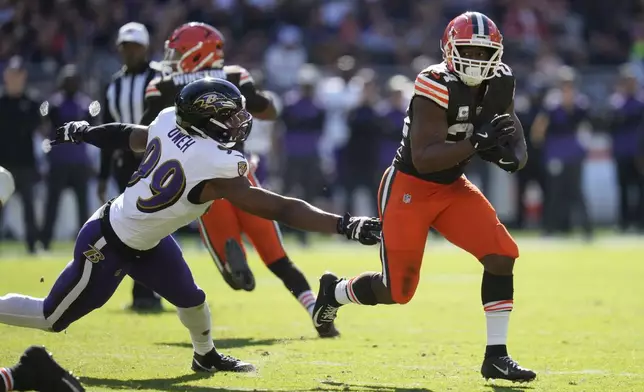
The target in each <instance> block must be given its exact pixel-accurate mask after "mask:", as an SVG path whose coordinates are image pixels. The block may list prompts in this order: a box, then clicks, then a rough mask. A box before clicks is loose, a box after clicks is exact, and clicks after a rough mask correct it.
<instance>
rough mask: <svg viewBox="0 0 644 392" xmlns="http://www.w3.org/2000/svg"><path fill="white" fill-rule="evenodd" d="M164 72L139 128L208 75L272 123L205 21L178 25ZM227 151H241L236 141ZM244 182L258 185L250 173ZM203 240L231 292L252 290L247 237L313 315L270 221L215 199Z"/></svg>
mask: <svg viewBox="0 0 644 392" xmlns="http://www.w3.org/2000/svg"><path fill="white" fill-rule="evenodd" d="M163 65H164V66H165V69H166V70H167V71H166V74H165V75H164V76H162V77H159V78H156V79H154V80H152V81H151V82H150V84H149V85H148V87H147V89H146V92H145V99H146V110H145V113H144V114H143V120H142V124H143V125H148V124H149V123H150V122H151V121H152V120H153V119H154V118H155V117H156V115H157V114H158V113H159V112H160V111H161V110H163V109H165V108H166V107H169V106H172V105H174V98H175V96H176V95H177V93H178V92H179V91H180V90H181V88H182V87H183V86H185V85H186V84H188V83H190V82H192V81H194V80H197V79H201V78H204V77H207V76H210V77H215V78H221V79H226V80H228V81H229V82H231V83H233V84H234V85H235V86H237V87H238V88H239V90H240V91H241V93H242V94H243V95H244V97H245V98H246V109H247V110H248V111H249V112H250V113H251V114H252V115H253V117H255V118H258V119H264V120H271V119H275V118H276V116H277V111H276V108H275V105H274V104H273V102H272V100H271V99H270V95H268V94H264V93H263V92H260V91H258V89H257V88H256V87H255V84H254V82H253V78H252V77H251V75H250V74H249V73H248V71H246V69H244V68H243V67H240V66H238V65H224V37H223V35H222V34H221V33H220V32H219V31H218V30H217V29H215V28H214V27H212V26H210V25H207V24H205V23H195V22H191V23H187V24H184V25H182V26H180V27H178V28H177V29H176V30H175V31H174V32H173V33H172V34H171V35H170V38H169V39H168V41H166V48H165V59H164V61H163ZM230 147H231V148H233V149H235V150H238V151H242V152H243V145H240V144H239V143H238V144H237V145H235V146H230ZM248 179H249V180H250V181H251V183H252V184H253V185H254V186H258V184H259V183H258V181H257V179H256V178H255V176H254V174H253V172H252V171H251V173H250V174H249V175H248ZM199 230H200V232H201V238H202V240H203V242H204V244H205V245H206V247H207V248H208V250H209V252H210V254H211V256H212V258H213V260H214V262H215V265H216V266H217V268H218V269H219V271H220V272H221V274H222V276H223V277H224V280H225V281H226V282H227V283H228V285H229V286H230V287H231V288H233V289H235V290H242V289H243V290H246V291H252V290H253V289H254V288H255V278H254V277H253V274H252V272H251V270H250V268H249V266H248V263H247V260H246V254H245V250H244V246H243V243H242V242H241V234H242V233H245V234H246V235H247V236H248V237H249V239H250V240H251V242H252V243H253V246H254V247H255V249H256V250H257V253H258V254H259V255H260V258H261V259H262V261H263V262H264V264H265V265H266V266H267V267H268V268H269V269H270V270H271V272H273V273H274V274H275V275H276V276H277V277H278V278H280V279H281V280H282V282H283V283H284V285H285V286H286V288H287V289H288V290H289V292H291V293H292V294H293V296H294V297H295V298H296V299H297V300H298V302H300V304H301V305H302V306H303V307H304V309H306V311H307V312H308V315H309V317H311V316H312V314H313V306H314V305H315V294H314V293H313V291H312V290H311V286H310V285H309V283H308V282H307V280H306V277H305V276H304V274H303V273H302V271H300V269H299V268H298V267H297V266H296V265H295V264H294V263H293V262H292V261H291V260H290V259H289V257H288V255H287V254H286V251H285V250H284V246H283V244H282V235H281V233H280V230H279V227H278V226H277V224H276V223H275V222H273V221H269V220H266V219H263V218H259V217H257V216H254V215H251V214H248V213H246V212H244V211H241V210H240V209H238V208H236V207H234V206H233V205H232V204H231V203H230V202H229V201H227V200H223V199H222V200H216V201H215V202H213V204H212V206H211V207H210V209H209V210H208V211H207V212H206V213H205V214H204V215H203V216H202V217H201V218H200V219H199ZM316 329H317V332H318V335H319V336H320V337H335V336H338V335H339V332H338V331H337V330H336V329H335V327H334V326H333V325H331V326H325V327H324V328H316Z"/></svg>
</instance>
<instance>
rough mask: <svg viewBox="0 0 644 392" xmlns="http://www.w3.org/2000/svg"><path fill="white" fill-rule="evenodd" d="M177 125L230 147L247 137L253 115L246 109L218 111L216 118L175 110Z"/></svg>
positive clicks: (190, 132)
mask: <svg viewBox="0 0 644 392" xmlns="http://www.w3.org/2000/svg"><path fill="white" fill-rule="evenodd" d="M177 125H178V126H179V128H181V129H183V130H184V131H186V132H187V133H189V134H197V135H199V136H201V137H204V138H205V137H210V138H212V139H214V140H216V141H218V142H219V143H221V144H223V145H224V146H225V147H228V148H230V147H233V146H234V145H235V144H236V143H241V142H244V141H245V140H246V139H247V138H248V135H250V131H251V129H252V125H253V116H252V115H251V114H250V113H249V112H248V111H247V110H246V109H241V110H238V111H235V112H232V111H231V113H218V115H217V118H214V117H210V116H198V115H195V114H192V115H190V114H185V113H181V112H180V111H177Z"/></svg>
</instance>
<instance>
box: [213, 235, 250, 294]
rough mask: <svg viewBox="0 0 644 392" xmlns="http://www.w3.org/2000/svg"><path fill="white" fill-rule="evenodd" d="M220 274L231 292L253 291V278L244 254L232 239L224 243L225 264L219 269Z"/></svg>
mask: <svg viewBox="0 0 644 392" xmlns="http://www.w3.org/2000/svg"><path fill="white" fill-rule="evenodd" d="M218 267H219V265H218ZM220 272H221V274H222V275H223V277H224V280H225V281H226V283H228V285H229V286H230V287H231V288H232V289H233V290H246V291H253V290H254V289H255V276H254V275H253V271H251V270H250V267H249V266H248V260H247V259H246V254H245V253H244V250H243V249H242V247H241V245H240V244H239V243H238V242H237V241H236V240H235V239H233V238H229V239H228V240H227V241H226V264H225V265H224V266H223V269H221V268H220Z"/></svg>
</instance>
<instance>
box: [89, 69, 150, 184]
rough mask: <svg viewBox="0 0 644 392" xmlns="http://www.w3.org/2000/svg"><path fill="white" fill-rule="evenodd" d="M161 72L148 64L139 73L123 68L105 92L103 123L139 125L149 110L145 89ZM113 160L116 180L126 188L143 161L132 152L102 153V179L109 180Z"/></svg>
mask: <svg viewBox="0 0 644 392" xmlns="http://www.w3.org/2000/svg"><path fill="white" fill-rule="evenodd" d="M157 73H158V71H157V70H156V69H155V68H154V67H153V66H152V65H151V64H150V63H148V65H147V67H145V68H142V69H141V70H137V72H130V71H128V69H127V68H126V67H123V69H121V70H120V71H119V72H117V73H116V74H114V76H113V77H112V81H111V82H110V83H109V84H108V86H107V88H106V89H105V97H104V100H103V105H101V106H102V113H103V123H104V124H107V123H111V122H121V123H130V124H139V123H140V121H141V118H142V117H143V112H144V111H145V107H144V105H145V99H144V98H145V89H146V87H147V86H148V83H150V81H151V80H152V79H154V77H155V76H157ZM112 161H115V162H114V164H115V168H116V173H115V174H116V179H117V182H118V183H119V188H122V187H123V186H124V185H123V183H124V181H126V180H127V178H128V177H129V175H131V174H132V172H134V170H136V168H137V166H138V164H139V158H138V157H136V156H134V154H133V153H132V152H130V151H105V150H103V151H101V169H100V173H99V179H101V180H107V179H108V178H109V176H110V172H111V168H112V163H113V162H112Z"/></svg>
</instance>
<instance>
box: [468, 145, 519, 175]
mask: <svg viewBox="0 0 644 392" xmlns="http://www.w3.org/2000/svg"><path fill="white" fill-rule="evenodd" d="M478 155H479V156H480V157H481V159H483V160H484V161H488V162H492V163H494V164H495V165H497V166H498V167H500V168H501V169H503V170H505V171H506V172H508V173H514V172H516V171H517V170H519V158H517V156H516V154H515V152H514V146H513V145H512V144H511V143H509V144H501V145H499V146H496V147H493V148H491V149H489V150H485V151H480V152H478Z"/></svg>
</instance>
